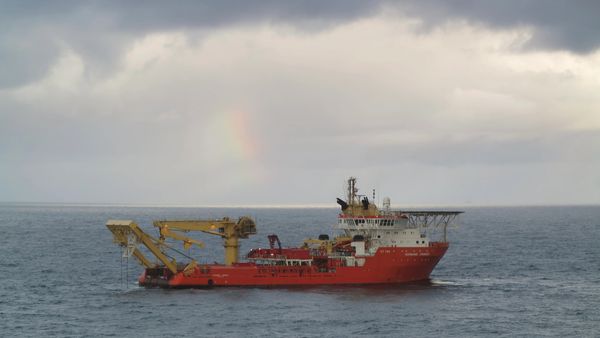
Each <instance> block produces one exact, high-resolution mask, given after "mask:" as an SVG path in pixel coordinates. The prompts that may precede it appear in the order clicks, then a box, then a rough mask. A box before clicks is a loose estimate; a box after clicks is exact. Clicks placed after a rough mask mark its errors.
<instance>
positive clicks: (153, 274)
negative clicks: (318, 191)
mask: <svg viewBox="0 0 600 338" xmlns="http://www.w3.org/2000/svg"><path fill="white" fill-rule="evenodd" d="M346 190H347V196H346V199H345V200H343V199H340V198H338V199H337V203H338V204H339V205H340V207H341V211H340V213H339V215H338V219H337V224H336V225H335V226H334V228H336V229H337V230H339V235H338V236H335V237H334V238H332V239H330V238H329V235H319V236H318V238H315V239H311V238H309V239H306V240H304V243H302V245H301V246H299V247H293V248H284V247H282V246H281V242H280V241H279V238H278V237H277V235H274V234H272V235H269V236H268V240H269V247H268V248H257V249H252V250H250V252H249V253H248V254H247V255H246V261H244V262H240V261H239V239H244V238H248V236H250V235H253V234H256V224H255V223H254V221H253V220H252V219H251V218H249V217H241V218H239V219H238V220H237V221H233V220H231V219H229V218H223V219H219V220H160V221H155V222H154V226H155V227H157V228H158V230H159V236H158V237H157V238H156V237H153V236H151V235H149V234H147V233H146V232H144V231H143V230H142V229H141V228H140V227H139V226H138V225H137V224H136V223H135V222H134V221H131V220H109V221H108V222H107V224H106V226H107V227H108V229H109V230H110V231H111V232H112V234H113V239H114V241H115V242H116V243H118V244H119V245H121V246H122V247H123V249H124V250H123V257H131V256H133V257H135V258H137V260H138V261H139V262H140V263H141V264H142V265H143V266H144V267H145V269H144V272H143V273H142V275H141V276H140V277H139V285H141V286H145V287H164V288H191V287H212V286H292V285H342V284H345V285H352V284H354V285H360V284H393V283H407V282H415V281H421V280H426V279H428V278H429V275H430V273H431V271H432V270H433V268H434V267H435V266H436V265H437V263H438V262H439V261H440V259H441V258H442V257H443V256H444V254H445V253H446V250H447V249H448V241H447V236H446V233H447V228H448V226H449V225H451V224H454V223H455V222H456V220H457V217H458V215H459V214H461V213H462V212H461V211H429V210H412V211H407V210H404V211H402V210H392V209H391V208H390V199H389V198H384V200H383V208H382V209H379V208H378V207H377V206H376V205H375V204H374V203H372V202H371V201H369V199H368V197H367V196H365V195H359V194H358V189H357V187H356V178H354V177H350V178H349V179H348V181H347V189H346ZM373 195H374V192H373ZM374 199H375V197H374V196H373V200H374ZM191 231H199V232H203V233H206V234H210V235H216V236H219V237H221V238H222V239H223V246H224V248H225V262H224V264H219V263H212V264H201V263H199V262H198V261H197V260H196V259H194V258H192V257H189V256H187V255H186V254H185V253H184V252H182V251H180V250H178V249H177V248H176V247H175V246H176V245H175V244H174V243H173V242H174V241H179V242H182V245H183V248H184V249H189V248H190V247H191V246H198V247H203V242H201V241H199V240H197V239H194V238H192V237H189V236H188V235H187V233H189V232H191ZM167 239H169V240H167ZM144 247H145V249H144ZM170 251H175V252H178V253H179V254H181V255H183V256H186V257H187V258H188V259H189V261H188V262H185V263H180V262H177V261H176V260H175V258H173V257H172V256H171V254H170ZM148 253H150V254H152V255H153V256H154V257H155V258H156V261H153V260H151V259H149V258H148V257H147V254H148Z"/></svg>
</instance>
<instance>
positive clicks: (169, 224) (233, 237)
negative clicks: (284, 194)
mask: <svg viewBox="0 0 600 338" xmlns="http://www.w3.org/2000/svg"><path fill="white" fill-rule="evenodd" d="M154 226H155V227H157V228H158V230H159V234H160V237H159V238H155V237H152V236H150V235H149V234H147V233H146V232H144V231H143V230H142V229H141V228H140V227H139V226H138V225H137V224H136V223H135V222H134V221H131V220H109V221H108V222H107V223H106V227H107V228H108V229H109V230H110V231H111V232H112V234H113V241H114V242H116V243H118V244H119V245H121V246H122V247H123V248H124V251H125V252H124V255H126V256H131V255H133V256H134V257H136V258H137V259H138V260H139V261H140V263H141V264H142V265H144V266H145V267H146V268H153V267H156V264H154V263H153V262H152V261H151V260H150V259H148V258H147V257H146V256H145V255H144V254H143V253H142V252H141V251H140V250H139V248H138V245H139V244H142V245H144V246H145V247H147V248H148V250H149V251H150V252H151V253H152V254H153V255H154V256H155V257H156V258H157V259H158V260H159V261H160V262H161V263H162V264H164V266H165V267H166V268H167V269H169V270H170V271H171V272H172V273H174V274H175V273H177V272H178V270H181V269H179V268H178V266H177V262H176V261H175V260H174V259H172V260H171V259H169V256H168V255H166V254H165V252H164V250H165V248H170V246H169V245H167V244H166V243H165V239H166V238H167V237H169V238H173V239H175V240H179V241H182V242H183V247H184V248H185V249H188V248H190V247H191V246H192V245H196V246H198V247H204V244H203V243H202V242H201V241H198V240H196V239H193V238H190V237H187V236H185V235H183V234H181V233H187V232H190V231H199V232H203V233H207V234H210V235H215V236H219V237H221V238H223V247H224V248H225V265H232V264H234V263H237V262H238V257H239V239H240V238H248V236H249V235H253V234H256V224H255V223H254V221H253V220H252V219H251V218H250V217H246V216H244V217H240V218H239V219H238V221H237V222H235V221H232V220H231V219H229V218H228V217H224V218H223V219H220V220H160V221H154ZM195 266H196V262H195V261H193V260H192V262H190V263H189V264H188V265H186V266H185V267H184V268H183V271H186V270H191V269H193V268H194V267H195Z"/></svg>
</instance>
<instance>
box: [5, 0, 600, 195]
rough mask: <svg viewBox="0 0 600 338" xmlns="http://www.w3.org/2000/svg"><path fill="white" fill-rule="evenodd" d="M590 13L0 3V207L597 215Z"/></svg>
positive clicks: (463, 6) (557, 8) (595, 49)
mask: <svg viewBox="0 0 600 338" xmlns="http://www.w3.org/2000/svg"><path fill="white" fill-rule="evenodd" d="M599 15H600V2H598V1H559V0H556V1H541V0H540V1H415V2H385V1H381V2H377V1H369V2H367V1H328V2H324V1H289V2H286V1H247V0H246V1H214V2H202V1H176V2H166V1H3V0H0V201H7V202H11V201H12V202H15V201H16V202H58V203H62V202H65V203H152V204H154V203H155V204H193V205H240V204H245V205H250V204H252V205H258V204H260V205H263V204H269V205H273V204H279V205H282V204H283V205H289V204H319V203H321V204H322V203H331V205H332V206H334V205H335V204H334V201H335V197H338V196H341V195H342V189H343V185H344V181H345V179H346V178H347V177H348V176H349V175H354V176H358V178H359V186H360V187H361V188H362V191H363V192H365V193H368V194H369V195H370V194H371V189H373V188H376V189H377V192H378V195H379V197H383V196H389V197H391V199H392V203H393V204H395V205H397V206H401V205H423V204H426V205H464V204H471V205H505V204H510V205H522V204H526V205H530V204H584V203H585V204H588V203H593V204H598V203H600V20H598V17H599Z"/></svg>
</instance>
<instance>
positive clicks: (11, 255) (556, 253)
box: [0, 204, 600, 337]
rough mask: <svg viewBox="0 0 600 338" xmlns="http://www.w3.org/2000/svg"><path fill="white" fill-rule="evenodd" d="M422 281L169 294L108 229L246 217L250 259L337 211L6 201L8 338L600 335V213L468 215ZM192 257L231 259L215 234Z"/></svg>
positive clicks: (3, 327) (0, 313)
mask: <svg viewBox="0 0 600 338" xmlns="http://www.w3.org/2000/svg"><path fill="white" fill-rule="evenodd" d="M463 209H464V210H465V211H466V213H465V214H464V215H463V216H462V219H461V224H460V226H459V227H457V228H455V229H451V230H450V232H449V240H450V241H451V245H450V248H449V250H448V252H447V254H446V256H445V257H444V258H443V259H442V261H441V262H440V263H439V265H438V266H437V267H436V269H435V270H434V271H433V273H432V275H431V280H430V281H429V282H426V283H419V284H411V285H401V286H388V287H312V288H274V289H268V288H214V289H207V290H202V289H186V290H162V289H144V288H140V287H138V286H137V284H136V280H137V276H138V275H139V274H140V272H141V270H142V269H141V267H140V266H139V265H138V264H137V263H136V262H135V261H134V260H133V259H129V260H126V259H122V258H121V249H120V248H119V247H118V246H117V245H115V244H114V243H112V237H111V234H110V232H109V231H108V230H107V229H106V227H105V225H104V224H105V223H106V221H107V220H108V219H134V220H136V221H138V223H139V224H141V225H142V226H143V227H144V228H145V229H147V230H148V231H151V232H154V231H155V230H154V229H153V227H152V226H151V221H152V220H153V219H167V218H207V217H209V218H219V217H222V216H230V217H238V216H240V215H250V216H252V217H254V218H255V219H257V225H258V232H259V233H258V234H257V235H255V236H253V237H251V238H250V239H247V240H243V244H242V253H245V252H247V250H249V249H250V248H252V247H266V246H268V241H267V238H266V236H267V235H268V234H271V233H277V234H278V235H279V237H280V238H281V240H282V242H283V245H284V246H292V245H297V244H299V243H300V242H301V241H302V239H303V238H305V237H309V236H312V237H315V236H317V235H318V234H321V233H329V234H332V233H333V232H332V230H331V225H332V224H333V223H334V222H335V217H336V215H337V213H338V210H337V209H334V208H331V209H279V208H273V209H240V208H232V209H223V208H158V207H153V208H142V207H114V206H103V207H92V206H55V205H54V206H52V205H50V206H43V205H42V206H35V205H14V204H13V205H11V204H0V271H1V275H0V336H1V337H50V336H57V337H100V336H113V337H178V336H187V337H205V336H206V337H258V336H266V335H268V336H281V337H347V336H351V337H359V336H369V337H425V336H435V337H438V336H453V337H486V336H489V337H499V336H500V337H501V336H505V337H519V336H520V337H566V336H571V337H599V336H600V207H599V206H565V207H495V208H487V207H486V208H483V207H482V208H463ZM202 239H204V240H205V242H206V246H207V248H206V249H204V250H200V249H192V250H191V251H190V252H189V253H190V254H191V255H194V256H198V257H201V260H202V261H204V262H212V261H222V255H223V249H222V247H221V243H220V240H219V239H217V238H213V237H210V236H202Z"/></svg>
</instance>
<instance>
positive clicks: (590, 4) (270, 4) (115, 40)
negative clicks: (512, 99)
mask: <svg viewBox="0 0 600 338" xmlns="http://www.w3.org/2000/svg"><path fill="white" fill-rule="evenodd" d="M0 7H1V10H0V28H1V33H0V62H1V64H2V68H3V74H2V76H1V77H0V88H2V87H14V86H18V85H22V84H26V83H29V82H31V81H34V80H36V79H38V78H41V77H42V76H43V75H44V74H45V73H46V72H47V71H48V67H49V66H50V65H51V64H53V62H54V61H55V60H56V58H57V56H58V55H59V53H60V50H61V49H62V48H64V47H65V46H67V47H69V48H73V49H75V50H76V52H77V53H78V54H80V55H83V56H84V57H85V58H86V60H87V61H88V64H92V65H93V66H94V67H96V68H97V69H98V70H99V71H100V72H101V71H102V70H103V69H107V68H108V69H110V66H111V65H112V64H113V62H114V61H115V60H116V58H117V57H118V56H119V55H120V53H121V52H122V50H123V48H125V46H127V45H128V43H129V42H130V41H131V40H132V39H133V38H135V37H139V36H143V35H145V34H148V33H151V32H155V31H161V30H178V29H212V28H218V27H223V26H228V25H243V24H251V23H256V22H267V23H268V22H273V23H284V24H290V25H293V26H295V27H299V28H300V29H302V30H306V31H311V30H315V29H316V30H321V29H326V28H328V27H332V26H335V25H336V24H339V23H342V22H347V21H351V20H355V19H357V18H361V17H368V16H371V15H374V14H376V13H378V12H379V11H380V10H381V9H382V8H384V7H392V8H396V9H397V10H399V12H400V13H403V15H408V16H416V17H419V18H421V19H422V20H423V22H424V24H425V25H426V26H430V27H431V26H436V25H439V24H443V23H445V22H447V21H448V20H451V19H466V20H469V21H472V22H476V23H480V24H483V25H488V26H491V27H494V28H506V27H512V26H518V25H531V26H533V27H534V28H535V35H534V37H533V39H532V40H531V41H530V46H531V47H535V48H547V49H567V50H571V51H574V52H577V53H586V52H591V51H593V50H596V49H597V48H598V46H599V45H600V34H598V32H600V20H597V14H598V13H600V3H599V2H597V1H585V0H580V1H552V2H548V1H516V0H514V1H500V2H498V1H485V2H483V1H467V0H454V1H437V0H431V1H401V2H394V1H383V0H382V1H356V0H355V1H326V2H324V1H313V0H310V1H239V0H235V1H234V0H232V1H212V2H211V1H202V2H201V1H177V2H164V1H87V2H82V1H52V2H39V1H4V2H1V3H0Z"/></svg>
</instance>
